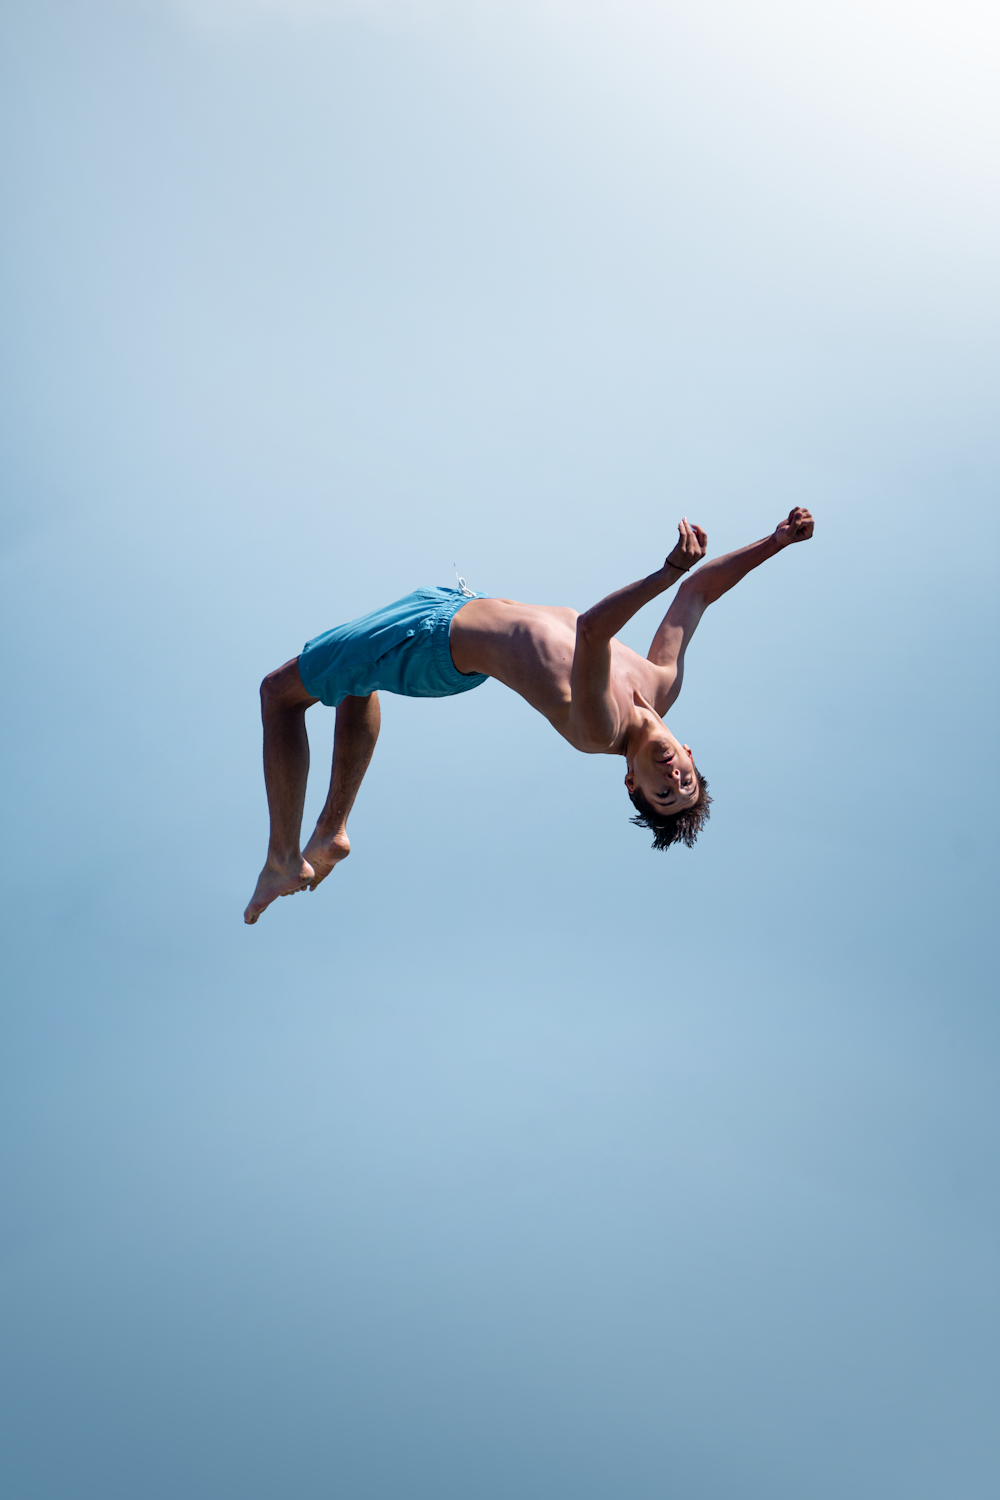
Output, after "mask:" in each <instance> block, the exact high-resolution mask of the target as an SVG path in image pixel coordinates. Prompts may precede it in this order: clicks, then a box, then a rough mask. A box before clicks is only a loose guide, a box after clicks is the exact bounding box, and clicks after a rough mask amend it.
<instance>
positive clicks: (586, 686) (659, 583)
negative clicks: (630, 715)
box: [570, 517, 708, 749]
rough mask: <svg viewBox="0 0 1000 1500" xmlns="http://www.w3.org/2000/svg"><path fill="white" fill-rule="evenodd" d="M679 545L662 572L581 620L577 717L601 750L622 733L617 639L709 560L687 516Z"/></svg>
mask: <svg viewBox="0 0 1000 1500" xmlns="http://www.w3.org/2000/svg"><path fill="white" fill-rule="evenodd" d="M677 530H678V532H679V533H680V536H679V539H678V542H677V545H676V546H675V547H674V549H673V551H672V552H671V553H670V555H669V556H668V558H667V560H666V562H665V563H664V564H663V567H662V568H657V570H656V572H655V573H650V574H649V576H648V577H647V578H640V579H639V581H638V582H637V583H630V584H629V585H628V586H627V587H626V588H623V589H618V590H617V592H616V593H614V594H608V596H607V598H605V599H602V600H601V601H600V603H598V604H595V605H594V606H593V607H592V608H591V609H588V610H586V611H585V612H584V613H583V614H582V615H578V616H577V621H576V647H575V650H574V652H573V670H572V674H571V680H570V691H571V694H572V708H571V715H572V719H573V722H574V725H575V727H576V730H577V732H578V734H579V735H580V738H581V739H582V740H585V741H587V742H589V743H590V744H591V745H592V746H593V747H594V748H595V749H598V748H600V749H603V748H605V747H606V746H607V745H610V744H611V743H612V741H613V740H614V738H615V736H616V735H617V733H618V729H619V727H620V726H619V723H618V706H617V704H616V702H615V698H614V694H613V693H612V691H611V639H612V637H613V636H615V635H617V633H618V631H619V630H621V629H622V627H623V626H625V625H627V624H628V622H629V620H631V618H632V616H633V615H634V614H636V613H637V612H638V611H639V610H640V609H642V607H643V605H644V604H648V603H649V602H650V600H651V599H655V598H656V596H657V594H662V593H663V592H664V591H665V590H666V589H669V588H672V587H673V585H674V584H675V583H676V582H677V581H678V579H680V578H683V577H684V574H685V573H686V572H688V570H689V569H690V568H692V567H693V566H694V564H695V563H696V562H700V561H701V559H702V558H703V557H704V556H705V549H706V547H707V545H708V538H707V537H706V536H705V533H704V532H703V531H702V529H701V527H700V526H692V525H691V524H690V523H689V521H688V520H687V518H686V517H685V518H684V520H682V521H681V522H680V524H679V525H678V527H677Z"/></svg>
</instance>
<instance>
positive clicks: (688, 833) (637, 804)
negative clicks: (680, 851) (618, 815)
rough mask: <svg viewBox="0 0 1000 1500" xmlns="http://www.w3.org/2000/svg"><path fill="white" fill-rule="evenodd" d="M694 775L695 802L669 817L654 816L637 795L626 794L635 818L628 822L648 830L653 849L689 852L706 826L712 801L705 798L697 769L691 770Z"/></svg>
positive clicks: (648, 804) (649, 805)
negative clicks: (684, 848) (682, 848)
mask: <svg viewBox="0 0 1000 1500" xmlns="http://www.w3.org/2000/svg"><path fill="white" fill-rule="evenodd" d="M694 774H695V775H696V776H697V778H698V799H697V801H696V802H692V803H691V806H690V807H685V808H684V810H683V812H678V813H670V814H668V813H662V812H658V811H657V809H656V808H655V807H654V806H653V804H652V803H651V802H648V801H647V800H646V798H645V797H644V796H643V795H642V793H641V792H640V791H638V790H636V791H634V792H629V797H630V799H631V802H632V806H633V807H634V808H635V810H636V812H637V813H638V814H639V816H638V817H637V818H632V820H631V821H632V822H633V823H634V824H635V826H636V827H637V828H648V829H649V831H650V833H652V835H653V848H654V849H669V848H670V845H671V844H686V845H687V847H688V848H689V849H690V848H692V847H693V846H694V841H695V839H696V838H697V837H698V835H699V833H700V832H701V830H702V828H703V827H704V826H705V824H706V823H707V822H708V819H709V817H710V812H709V804H710V803H711V801H712V799H711V797H710V796H709V795H708V782H707V781H706V780H705V778H704V776H703V775H702V774H701V772H700V771H699V770H698V767H697V766H695V768H694Z"/></svg>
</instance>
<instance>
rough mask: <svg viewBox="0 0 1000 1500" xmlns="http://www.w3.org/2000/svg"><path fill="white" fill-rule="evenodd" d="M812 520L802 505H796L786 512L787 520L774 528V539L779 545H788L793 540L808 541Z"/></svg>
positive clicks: (811, 531) (811, 532)
mask: <svg viewBox="0 0 1000 1500" xmlns="http://www.w3.org/2000/svg"><path fill="white" fill-rule="evenodd" d="M814 524H815V523H814V521H813V518H812V516H811V515H810V514H809V512H808V511H807V510H806V508H805V506H803V505H796V506H795V507H794V508H793V509H792V510H790V511H789V512H788V520H787V521H781V522H780V523H779V524H778V525H777V526H776V527H775V528H774V540H775V541H776V542H777V544H778V546H779V547H790V546H791V545H792V543H793V542H808V540H809V538H810V537H811V536H812V534H813V526H814Z"/></svg>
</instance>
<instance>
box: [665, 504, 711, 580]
mask: <svg viewBox="0 0 1000 1500" xmlns="http://www.w3.org/2000/svg"><path fill="white" fill-rule="evenodd" d="M677 530H678V531H679V532H680V534H681V536H680V541H679V542H678V543H677V546H676V547H675V548H674V550H673V551H672V552H671V554H670V556H669V557H668V558H667V560H666V562H665V563H664V564H663V566H664V567H665V568H667V567H673V568H678V569H679V570H680V571H681V572H682V573H686V572H687V570H688V568H693V567H694V565H695V563H699V562H701V560H702V558H703V557H704V556H705V553H706V552H707V551H708V537H707V536H706V535H705V533H704V532H703V531H702V529H701V527H700V526H692V525H691V524H690V522H689V521H688V518H687V516H685V517H684V519H683V521H680V522H679V523H678V526H677Z"/></svg>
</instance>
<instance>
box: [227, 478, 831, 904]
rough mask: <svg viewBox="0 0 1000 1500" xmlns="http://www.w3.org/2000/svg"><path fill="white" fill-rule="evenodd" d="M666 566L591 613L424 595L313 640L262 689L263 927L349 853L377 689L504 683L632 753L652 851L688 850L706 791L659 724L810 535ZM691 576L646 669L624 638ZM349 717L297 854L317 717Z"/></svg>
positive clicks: (690, 538)
mask: <svg viewBox="0 0 1000 1500" xmlns="http://www.w3.org/2000/svg"><path fill="white" fill-rule="evenodd" d="M677 529H678V531H679V532H680V540H679V541H678V543H677V545H676V547H674V549H673V551H672V552H671V554H670V556H669V557H668V558H667V560H666V562H665V563H664V564H663V567H662V568H659V569H657V571H656V572H655V573H650V575H649V577H648V578H643V579H641V580H640V581H639V582H638V583H632V584H629V585H628V587H627V588H623V589H619V590H618V592H617V593H616V594H609V595H608V597H607V598H606V599H602V600H601V602H600V603H599V604H595V605H594V606H593V608H592V609H588V610H587V611H586V613H585V614H582V615H578V614H577V613H576V611H575V610H573V609H565V608H563V607H561V606H559V605H549V604H518V603H517V602H516V600H514V599H490V598H487V597H486V596H485V595H483V594H474V593H473V592H472V590H471V589H468V588H466V586H465V584H464V582H462V580H459V582H460V583H461V585H462V586H461V588H459V589H450V588H447V589H446V588H435V589H417V590H416V591H415V593H412V594H408V595H407V596H406V598H405V599H400V600H397V602H396V603H395V604H390V605H387V606H386V607H385V608H384V609H380V610H376V611H375V612H374V613H373V614H370V615H364V616H362V618H361V619H359V620H351V621H350V622H349V623H348V624H346V625H338V626H336V627H335V628H334V629H333V630H328V631H327V632H326V633H325V634H324V635H320V636H317V637H316V638H315V640H312V641H309V642H307V644H306V645H305V646H304V647H303V649H302V654H301V656H297V657H295V658H294V659H293V660H292V661H290V662H286V663H285V665H284V666H283V667H279V668H278V670H277V671H276V672H271V673H270V674H269V675H268V676H267V677H265V678H264V681H263V682H262V683H261V689H260V696H261V710H262V715H263V720H264V781H265V784H266V786H267V803H268V808H269V810H270V814H271V838H270V843H269V844H268V850H267V862H266V863H265V865H264V868H263V870H261V872H260V878H259V879H258V881H257V889H256V890H255V891H254V893H253V896H252V898H251V900H250V904H249V906H248V907H247V909H246V911H245V912H244V914H243V915H244V921H246V922H248V923H252V922H256V921H257V919H258V917H259V916H260V914H261V912H262V911H263V910H264V909H265V907H267V906H270V904H271V902H272V901H273V900H275V898H276V897H277V896H290V895H292V894H293V893H294V892H295V891H302V890H306V889H307V888H308V889H309V890H311V891H314V890H315V889H316V887H317V886H318V885H319V883H320V882H321V881H322V880H325V879H326V877H327V876H328V875H329V874H330V871H331V870H332V869H333V868H334V866H335V865H337V864H339V863H340V861H341V860H342V859H346V858H347V856H348V854H349V853H350V852H351V845H350V841H349V840H348V837H347V817H348V814H349V813H350V811H351V808H352V807H353V806H354V799H355V797H356V796H357V794H358V789H359V787H360V786H361V782H362V780H363V779H364V774H365V772H366V771H367V769H368V763H369V761H370V760H371V758H372V752H373V751H374V749H375V742H376V740H377V739H378V732H379V723H380V712H379V702H378V690H379V689H382V690H384V691H386V692H391V693H402V694H403V695H404V696H406V697H411V698H444V697H448V696H449V695H451V694H453V693H465V692H468V691H469V689H470V688H474V687H479V685H480V683H483V682H485V681H486V679H487V678H488V677H496V678H497V679H498V680H499V681H500V682H502V683H505V684H506V686H507V687H509V688H513V690H514V692H515V693H520V695H521V697H522V698H526V699H527V701H528V702H529V703H530V704H531V706H532V708H537V710H538V712H539V713H541V714H544V715H545V717H546V718H547V719H548V721H549V723H550V724H551V725H552V727H553V729H555V730H557V731H558V732H559V733H560V734H561V735H562V736H563V738H564V739H567V740H569V743H570V744H571V745H572V746H573V747H574V749H576V750H582V751H583V752H584V753H585V754H587V755H623V756H624V757H625V763H626V766H627V768H628V769H627V772H626V775H625V785H626V787H627V788H628V794H629V797H630V798H631V799H632V806H633V807H634V808H635V812H636V816H635V817H634V818H633V819H632V821H633V822H634V823H638V824H639V825H640V826H641V827H644V828H647V829H649V830H650V831H651V832H652V834H653V847H654V848H656V849H667V848H669V847H670V845H671V844H675V843H678V842H681V843H684V844H686V845H687V846H688V848H690V847H691V845H692V844H693V843H694V841H695V839H696V838H697V836H698V833H699V831H700V829H701V827H702V824H703V823H704V822H705V819H706V818H707V817H708V808H709V802H710V801H711V798H710V797H709V795H708V785H707V783H706V781H705V779H704V777H703V776H702V775H701V774H700V773H699V771H698V769H697V768H696V766H695V763H694V761H693V760H692V758H691V749H690V747H689V746H688V745H682V744H681V743H680V741H679V740H677V739H675V738H674V736H673V735H672V734H671V732H670V730H669V729H668V728H667V726H666V724H664V722H663V716H664V714H665V713H667V711H668V710H669V709H670V708H671V707H672V706H673V704H674V702H675V701H676V699H677V697H678V695H679V693H680V690H681V682H682V680H683V676H684V654H685V652H686V651H687V647H688V642H689V641H690V639H691V637H692V635H693V634H694V632H695V630H696V629H697V627H698V621H699V620H700V619H701V617H702V615H703V613H704V612H705V609H706V608H707V606H708V605H709V604H712V603H714V602H715V600H716V599H718V598H719V597H720V596H721V595H722V594H724V593H726V591H727V590H728V589H731V588H732V587H733V585H734V584H737V583H739V581H740V579H741V578H744V577H745V576H746V574H747V573H749V572H750V571H751V569H752V568H756V567H759V565H760V564H761V563H762V562H765V561H766V560H767V559H768V558H769V557H774V556H775V555H776V554H777V553H778V552H780V551H782V549H783V548H785V547H788V546H790V545H791V544H792V543H793V542H804V541H808V539H809V538H810V537H811V536H812V534H813V518H812V516H811V515H810V514H809V512H808V511H807V510H804V509H803V508H802V507H801V506H797V507H796V508H795V509H794V510H792V511H790V512H789V515H788V518H787V520H784V521H782V522H780V524H779V525H778V526H777V527H776V528H775V530H774V532H773V533H772V534H771V536H768V537H765V538H764V539H763V540H762V541H759V542H752V543H751V544H750V546H749V547H742V548H741V549H740V550H739V551H738V552H730V553H727V555H726V556H725V557H720V558H718V559H717V560H716V561H715V562H709V563H705V564H704V565H703V566H702V567H700V568H698V570H697V572H695V573H691V569H692V568H693V567H694V565H695V563H699V562H701V560H702V558H703V557H704V556H705V550H706V546H707V541H708V539H707V537H706V536H705V533H704V531H702V529H701V527H700V526H691V525H689V524H688V522H687V520H686V519H685V520H683V521H681V523H680V525H679V526H678V528H677ZM689 573H690V574H691V576H690V577H687V578H686V580H685V582H684V583H682V584H681V586H680V588H679V589H678V590H677V594H676V596H675V598H674V601H673V603H672V604H671V606H670V608H669V610H668V611H667V613H666V615H665V617H664V619H663V623H662V624H661V625H660V628H659V629H658V630H657V632H656V634H655V635H654V636H653V643H652V645H651V646H650V648H649V655H648V656H646V657H642V656H637V655H636V653H635V652H634V651H631V650H630V649H629V647H628V646H623V645H622V643H621V641H619V640H616V639H615V632H616V631H618V630H621V629H622V627H623V626H624V625H626V624H627V623H628V621H629V620H630V619H631V618H632V616H633V615H634V614H635V613H636V612H637V611H638V610H640V609H641V608H642V607H643V605H644V604H648V603H649V602H650V600H651V599H655V598H656V596H657V595H658V594H662V593H664V592H665V590H667V589H668V588H670V587H671V586H672V585H673V584H675V583H677V582H678V580H679V579H681V578H684V577H685V575H686V574H689ZM314 703H325V704H326V705H327V706H328V707H330V708H336V710H337V722H336V728H335V731H334V742H333V774H332V776H331V778H330V794H329V796H328V797H327V799H326V805H325V807H324V808H323V811H322V812H321V813H320V816H319V822H318V823H317V824H316V828H315V831H314V832H313V835H312V838H311V839H310V840H309V842H308V844H307V845H306V847H305V850H304V851H303V850H302V849H300V847H299V839H300V836H301V826H302V809H303V806H304V804H305V795H306V777H307V775H308V773H309V740H308V738H307V736H306V724H305V715H306V709H307V708H311V707H312V705H313V704H314Z"/></svg>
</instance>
